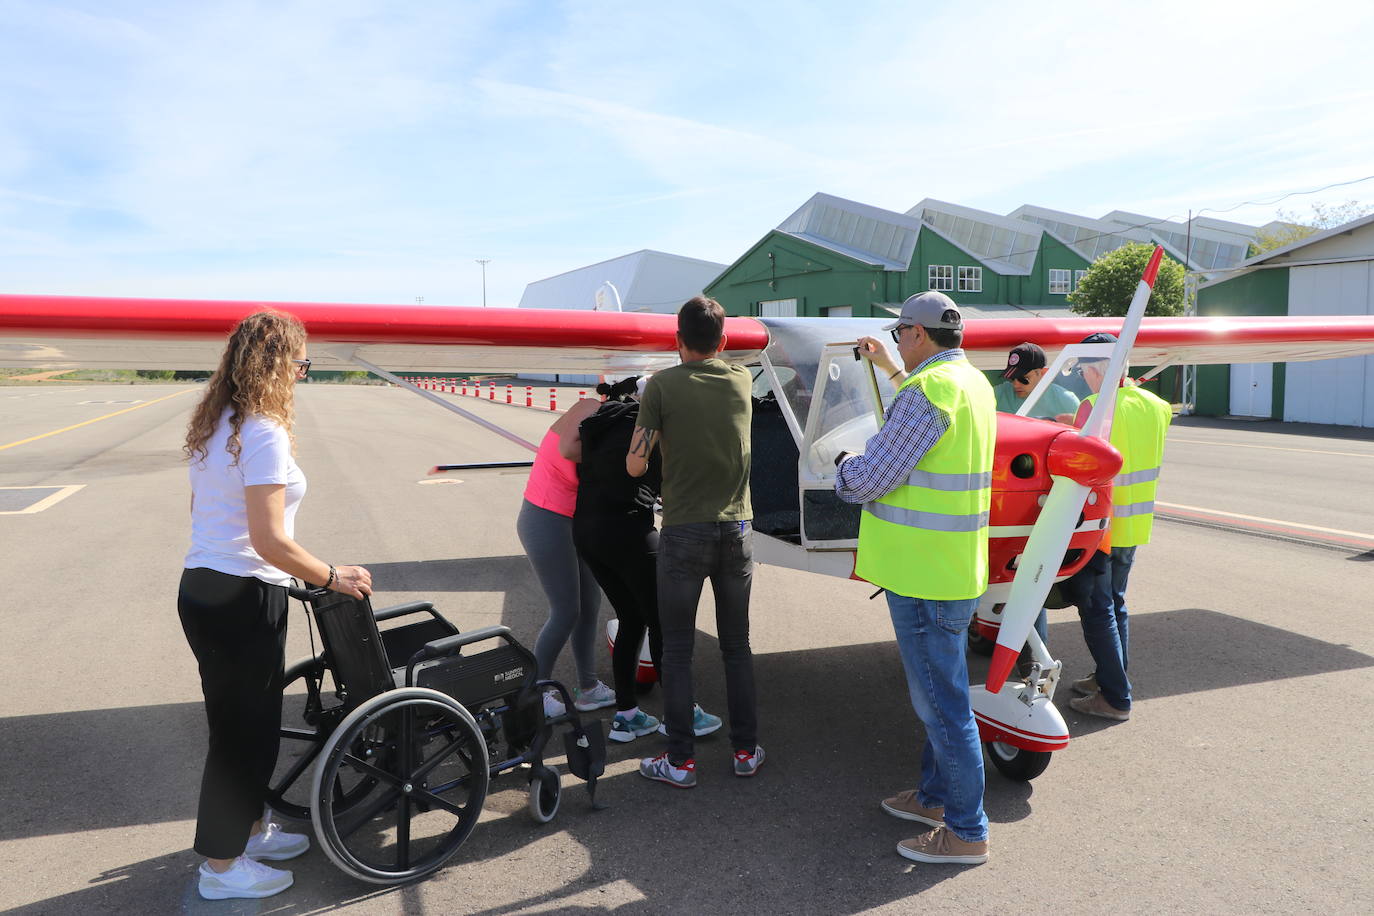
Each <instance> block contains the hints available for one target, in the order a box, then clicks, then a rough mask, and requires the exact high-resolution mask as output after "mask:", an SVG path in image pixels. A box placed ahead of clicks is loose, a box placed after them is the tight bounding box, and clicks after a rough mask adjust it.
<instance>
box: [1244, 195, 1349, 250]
mask: <svg viewBox="0 0 1374 916" xmlns="http://www.w3.org/2000/svg"><path fill="white" fill-rule="evenodd" d="M1370 212H1374V205H1370V204H1362V203H1360V202H1359V201H1356V200H1347V201H1346V202H1345V203H1343V204H1324V203H1322V202H1321V201H1317V202H1316V203H1314V204H1312V213H1311V215H1309V216H1303V215H1302V214H1299V213H1290V212H1289V211H1287V210H1279V211H1277V212H1276V213H1275V214H1274V219H1275V220H1276V221H1279V222H1281V223H1283V225H1281V226H1275V227H1274V228H1272V229H1261V230H1260V231H1259V232H1257V233H1255V240H1254V241H1253V242H1251V243H1250V252H1249V256H1250V257H1252V258H1253V257H1254V256H1255V255H1257V254H1261V253H1263V252H1266V251H1273V250H1274V249H1275V248H1282V247H1284V246H1285V245H1291V244H1293V243H1294V242H1301V241H1302V240H1303V239H1305V238H1307V237H1308V236H1309V235H1315V234H1316V233H1318V232H1320V231H1321V230H1323V229H1332V228H1335V227H1336V226H1342V225H1344V224H1346V223H1348V222H1350V221H1351V220H1353V219H1359V218H1360V217H1361V216H1368V215H1369V213H1370Z"/></svg>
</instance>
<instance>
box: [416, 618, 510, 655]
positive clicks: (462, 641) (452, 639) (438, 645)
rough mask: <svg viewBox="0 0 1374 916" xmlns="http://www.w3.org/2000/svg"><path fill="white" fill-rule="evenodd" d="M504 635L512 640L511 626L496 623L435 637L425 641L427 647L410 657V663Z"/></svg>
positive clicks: (448, 653)
mask: <svg viewBox="0 0 1374 916" xmlns="http://www.w3.org/2000/svg"><path fill="white" fill-rule="evenodd" d="M498 636H499V637H502V638H504V639H505V640H506V641H507V642H509V641H510V638H511V635H510V627H506V626H501V625H499V624H498V625H496V626H490V627H482V628H481V629H478V630H469V631H468V632H466V633H458V634H456V635H454V636H445V637H444V638H443V639H435V640H432V641H431V642H427V643H425V647H424V648H423V649H421V650H420V651H419V652H416V653H415V654H414V655H412V656H411V657H410V664H411V665H414V664H417V663H419V662H423V661H426V660H428V659H431V658H440V657H441V656H444V655H452V654H453V650H454V649H458V648H461V647H463V646H466V645H469V644H470V643H475V642H481V641H482V640H484V639H495V638H496V637H498Z"/></svg>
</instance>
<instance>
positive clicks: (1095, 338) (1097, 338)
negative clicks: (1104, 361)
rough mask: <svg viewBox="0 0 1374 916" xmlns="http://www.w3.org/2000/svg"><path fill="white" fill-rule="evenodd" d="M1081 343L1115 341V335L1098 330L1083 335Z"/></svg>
mask: <svg viewBox="0 0 1374 916" xmlns="http://www.w3.org/2000/svg"><path fill="white" fill-rule="evenodd" d="M1082 343H1116V335H1115V334H1108V333H1107V332H1106V331H1098V332H1097V333H1096V334H1089V335H1088V336H1087V337H1084V338H1083V340H1082Z"/></svg>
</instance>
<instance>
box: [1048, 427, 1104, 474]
mask: <svg viewBox="0 0 1374 916" xmlns="http://www.w3.org/2000/svg"><path fill="white" fill-rule="evenodd" d="M1045 469H1046V470H1047V471H1049V472H1050V473H1051V474H1054V475H1055V476H1057V477H1067V478H1069V479H1070V480H1072V481H1073V482H1074V483H1079V484H1082V485H1083V486H1085V487H1099V486H1104V485H1106V484H1109V483H1111V482H1112V478H1113V477H1115V476H1116V475H1117V473H1118V472H1119V471H1120V470H1121V453H1120V452H1118V451H1117V450H1116V448H1115V447H1113V446H1112V444H1111V443H1110V442H1108V441H1107V440H1105V439H1099V438H1097V437H1096V436H1085V435H1083V434H1082V433H1078V432H1074V431H1072V430H1065V431H1064V432H1062V433H1060V434H1059V435H1058V436H1055V437H1054V441H1053V442H1051V443H1050V449H1049V453H1048V454H1047V455H1046V456H1045Z"/></svg>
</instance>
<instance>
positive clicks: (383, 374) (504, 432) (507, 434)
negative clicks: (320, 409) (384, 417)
mask: <svg viewBox="0 0 1374 916" xmlns="http://www.w3.org/2000/svg"><path fill="white" fill-rule="evenodd" d="M349 359H351V360H352V361H353V362H355V363H357V364H358V365H360V366H362V367H363V368H364V369H366V370H367V371H368V372H371V373H372V374H373V375H376V376H378V377H380V378H384V379H386V380H387V381H388V382H390V383H391V384H393V385H399V386H401V387H402V388H409V389H410V390H411V391H413V392H415V393H416V394H418V395H419V396H420V397H422V398H428V399H429V400H431V401H433V402H434V403H435V404H438V405H439V406H440V407H442V408H444V409H445V410H451V411H453V412H454V413H456V414H457V415H458V416H460V417H462V418H464V419H465V420H471V421H472V422H474V423H476V424H477V425H478V426H480V427H482V428H483V429H487V430H490V431H491V432H494V433H496V435H498V436H500V437H501V438H503V439H507V440H509V441H511V442H514V443H515V444H516V445H519V446H523V447H525V448H527V449H529V450H530V451H532V452H537V451H539V446H537V445H535V444H534V443H532V442H526V441H525V440H524V439H521V438H520V437H519V436H517V435H516V434H515V433H513V432H511V431H510V430H508V429H502V428H501V427H500V426H497V425H496V424H495V423H491V422H489V421H487V420H483V419H482V418H481V417H479V416H477V415H476V414H474V413H472V412H470V411H467V410H464V409H463V408H461V407H459V406H458V405H457V404H455V403H453V402H452V401H449V400H447V399H445V398H441V397H439V396H438V395H437V394H435V393H434V392H432V391H426V390H425V389H423V388H421V387H420V386H419V385H415V384H412V383H411V382H407V381H406V380H405V379H403V378H401V377H399V376H396V375H392V374H391V373H390V372H387V371H386V370H385V369H383V368H381V367H379V366H374V365H372V363H370V362H368V361H367V360H365V359H363V358H362V357H361V356H359V355H358V354H357V353H356V352H354V353H353V354H352V355H351V356H350V357H349Z"/></svg>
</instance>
